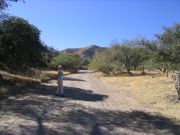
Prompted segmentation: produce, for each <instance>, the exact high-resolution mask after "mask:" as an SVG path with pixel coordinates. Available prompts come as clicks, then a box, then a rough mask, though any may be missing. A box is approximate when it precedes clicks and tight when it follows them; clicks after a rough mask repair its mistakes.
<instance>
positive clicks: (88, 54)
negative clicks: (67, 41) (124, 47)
mask: <svg viewBox="0 0 180 135" xmlns="http://www.w3.org/2000/svg"><path fill="white" fill-rule="evenodd" d="M105 49H107V48H106V47H100V46H97V45H91V46H88V47H84V48H67V49H65V50H63V51H61V52H62V53H70V54H79V55H81V56H82V57H84V58H85V59H91V58H92V57H93V55H94V54H95V53H96V52H100V51H103V50H105Z"/></svg>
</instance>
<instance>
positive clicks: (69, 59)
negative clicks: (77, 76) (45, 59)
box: [50, 53, 83, 72]
mask: <svg viewBox="0 0 180 135" xmlns="http://www.w3.org/2000/svg"><path fill="white" fill-rule="evenodd" d="M82 62H83V60H82V58H81V56H80V55H78V54H66V53H60V54H58V55H56V56H55V57H53V58H52V61H51V63H50V67H51V68H54V69H55V68H57V67H58V66H59V65H61V66H62V67H63V69H65V70H68V71H71V72H77V70H78V69H79V68H80V67H81V65H82Z"/></svg>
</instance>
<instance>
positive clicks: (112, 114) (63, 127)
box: [0, 70, 180, 135]
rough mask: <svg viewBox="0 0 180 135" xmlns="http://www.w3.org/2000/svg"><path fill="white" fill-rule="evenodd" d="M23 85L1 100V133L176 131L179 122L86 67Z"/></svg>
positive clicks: (154, 134) (171, 134)
mask: <svg viewBox="0 0 180 135" xmlns="http://www.w3.org/2000/svg"><path fill="white" fill-rule="evenodd" d="M64 86H65V88H64V89H65V97H63V98H61V97H56V96H54V94H55V91H56V87H57V84H56V80H53V79H52V80H50V81H49V82H48V83H42V84H40V85H34V86H27V87H25V88H24V89H25V92H24V93H21V94H16V95H13V96H9V97H8V98H4V99H2V100H1V101H0V135H146V134H147V135H161V134H162V135H180V124H178V123H175V122H173V121H172V120H170V119H168V118H165V117H163V116H160V115H159V114H155V113H151V111H150V110H149V109H148V108H146V107H145V106H143V105H141V104H139V103H138V102H137V101H135V100H134V99H133V98H132V97H130V96H129V94H128V93H126V92H125V91H123V89H122V88H112V87H111V86H109V85H108V84H104V83H103V82H101V81H100V80H99V79H98V78H97V77H95V76H94V75H93V74H92V73H91V71H85V70H84V71H83V70H82V71H79V73H77V74H71V75H68V76H66V77H65V78H64Z"/></svg>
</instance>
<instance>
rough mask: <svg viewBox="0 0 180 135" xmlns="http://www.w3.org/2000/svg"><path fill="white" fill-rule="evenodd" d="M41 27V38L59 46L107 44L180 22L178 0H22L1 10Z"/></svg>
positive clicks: (52, 45)
mask: <svg viewBox="0 0 180 135" xmlns="http://www.w3.org/2000/svg"><path fill="white" fill-rule="evenodd" d="M5 12H7V13H9V14H12V15H16V16H19V17H22V18H24V19H26V20H28V21H29V22H30V23H31V24H33V25H35V26H36V27H38V28H39V29H40V30H41V40H42V41H44V42H45V43H46V44H47V45H48V46H51V47H54V48H55V49H58V50H62V49H65V48H76V47H84V46H87V45H92V44H96V45H100V46H109V45H110V43H111V42H112V41H113V40H118V41H122V40H125V39H127V40H128V39H134V38H136V37H138V36H145V37H146V38H149V39H153V38H154V34H156V33H161V32H162V31H163V29H162V27H163V26H167V27H168V26H172V25H173V24H174V23H180V0H25V3H22V2H18V3H12V5H11V6H10V7H9V8H8V9H7V10H6V11H5Z"/></svg>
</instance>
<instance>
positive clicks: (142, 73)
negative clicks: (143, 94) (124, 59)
mask: <svg viewBox="0 0 180 135" xmlns="http://www.w3.org/2000/svg"><path fill="white" fill-rule="evenodd" d="M144 74H145V72H144V66H143V68H142V72H141V75H144Z"/></svg>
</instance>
